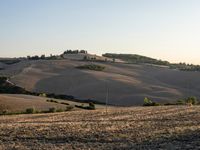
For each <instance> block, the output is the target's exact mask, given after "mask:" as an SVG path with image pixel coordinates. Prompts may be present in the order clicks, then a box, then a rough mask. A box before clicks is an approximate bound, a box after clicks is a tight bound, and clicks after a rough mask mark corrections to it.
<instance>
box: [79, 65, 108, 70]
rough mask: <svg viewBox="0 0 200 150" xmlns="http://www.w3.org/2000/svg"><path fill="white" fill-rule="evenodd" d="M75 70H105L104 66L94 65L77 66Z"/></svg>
mask: <svg viewBox="0 0 200 150" xmlns="http://www.w3.org/2000/svg"><path fill="white" fill-rule="evenodd" d="M76 68H78V69H87V70H94V71H103V70H104V69H105V67H104V66H100V65H95V64H92V65H83V66H78V67H76Z"/></svg>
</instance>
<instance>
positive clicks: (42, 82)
mask: <svg viewBox="0 0 200 150" xmlns="http://www.w3.org/2000/svg"><path fill="white" fill-rule="evenodd" d="M88 64H96V65H100V66H103V67H105V69H104V70H103V71H94V70H84V69H78V68H77V67H78V66H82V65H88ZM1 74H2V75H6V76H10V77H11V79H10V80H11V82H13V83H15V84H16V85H17V86H20V87H24V88H25V89H26V90H30V91H36V92H45V93H56V94H66V95H73V96H74V97H75V98H78V99H92V100H97V101H100V102H105V96H106V91H107V88H106V84H108V87H109V103H110V104H115V105H123V106H130V105H141V104H143V99H144V97H148V98H151V99H153V100H154V101H157V102H170V101H176V100H178V99H179V98H184V97H188V96H197V97H198V98H199V97H200V93H199V90H200V78H199V76H200V73H199V72H184V71H178V70H173V69H169V68H166V67H162V66H161V67H159V66H154V65H145V64H123V63H100V62H85V61H73V60H37V61H22V62H20V63H17V64H13V65H9V67H7V68H6V69H5V70H0V75H1Z"/></svg>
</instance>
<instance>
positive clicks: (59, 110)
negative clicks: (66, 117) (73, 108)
mask: <svg viewBox="0 0 200 150" xmlns="http://www.w3.org/2000/svg"><path fill="white" fill-rule="evenodd" d="M63 111H64V110H63V109H61V108H59V109H57V110H56V112H63Z"/></svg>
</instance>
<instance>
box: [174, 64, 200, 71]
mask: <svg viewBox="0 0 200 150" xmlns="http://www.w3.org/2000/svg"><path fill="white" fill-rule="evenodd" d="M170 68H171V69H179V70H182V71H200V65H193V64H186V63H178V64H170Z"/></svg>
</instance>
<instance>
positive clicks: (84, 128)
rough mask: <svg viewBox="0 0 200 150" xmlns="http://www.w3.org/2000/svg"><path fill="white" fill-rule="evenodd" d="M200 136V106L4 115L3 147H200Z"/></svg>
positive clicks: (0, 119) (0, 139) (0, 128)
mask: <svg viewBox="0 0 200 150" xmlns="http://www.w3.org/2000/svg"><path fill="white" fill-rule="evenodd" d="M199 141H200V107H199V106H193V107H188V106H166V107H130V108H109V110H108V114H106V112H105V109H99V110H94V111H81V110H80V111H72V112H64V113H54V114H35V115H16V116H1V117H0V145H1V146H0V147H1V148H2V149H12V148H15V149H157V148H163V149H180V148H182V149H199V148H200V142H199Z"/></svg>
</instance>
